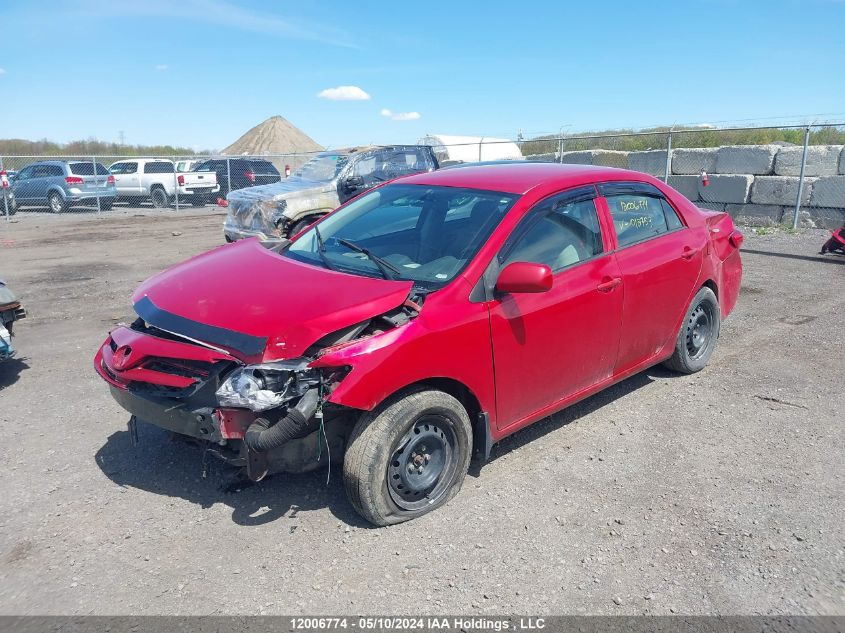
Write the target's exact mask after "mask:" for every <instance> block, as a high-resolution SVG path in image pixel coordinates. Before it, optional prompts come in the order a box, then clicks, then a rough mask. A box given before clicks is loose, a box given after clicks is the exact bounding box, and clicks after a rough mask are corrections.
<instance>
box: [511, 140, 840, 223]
mask: <svg viewBox="0 0 845 633" xmlns="http://www.w3.org/2000/svg"><path fill="white" fill-rule="evenodd" d="M520 149H521V151H522V153H523V155H524V157H525V158H526V159H528V160H539V161H546V162H559V163H571V164H581V165H602V166H608V167H621V168H627V169H633V170H635V171H640V172H645V173H647V174H651V175H652V176H655V177H658V178H660V179H661V180H664V181H666V182H668V183H669V185H671V186H672V187H674V188H675V189H677V190H678V191H679V192H681V193H682V194H683V195H684V196H686V197H687V198H689V199H690V200H692V201H693V202H695V203H696V204H697V205H698V206H700V207H702V208H706V209H713V210H718V211H726V212H728V213H729V214H730V215H731V216H733V217H734V218H735V219H736V220H737V221H738V222H739V223H743V224H750V225H764V226H766V225H768V226H773V225H780V224H784V225H788V226H792V227H798V226H804V227H827V228H839V227H840V226H842V225H843V224H845V126H842V125H814V126H796V127H771V128H729V129H715V128H696V129H691V130H669V129H667V130H663V131H659V132H646V133H635V132H626V133H620V134H611V135H607V134H603V135H594V136H591V135H578V136H558V137H546V138H538V139H532V140H528V141H525V142H523V143H521V144H520Z"/></svg>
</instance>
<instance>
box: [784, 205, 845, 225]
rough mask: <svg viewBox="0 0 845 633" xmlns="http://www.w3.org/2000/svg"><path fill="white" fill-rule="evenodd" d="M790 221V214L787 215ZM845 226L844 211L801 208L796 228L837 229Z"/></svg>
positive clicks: (826, 208) (827, 208) (828, 208)
mask: <svg viewBox="0 0 845 633" xmlns="http://www.w3.org/2000/svg"><path fill="white" fill-rule="evenodd" d="M789 219H790V222H791V221H792V212H791V211H790V215H789ZM843 225H845V209H833V208H831V207H801V212H800V213H799V214H798V226H801V227H804V228H809V229H838V228H840V227H841V226H843Z"/></svg>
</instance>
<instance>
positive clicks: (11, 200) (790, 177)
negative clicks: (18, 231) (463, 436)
mask: <svg viewBox="0 0 845 633" xmlns="http://www.w3.org/2000/svg"><path fill="white" fill-rule="evenodd" d="M436 138H437V137H426V140H425V142H426V143H429V144H432V145H435V147H434V149H435V153H436V154H437V156H438V158H439V160H440V163H441V165H444V166H445V165H449V164H454V163H465V162H475V161H490V160H507V159H515V158H525V159H527V160H530V161H543V162H556V163H568V164H581V165H600V166H608V167H619V168H625V169H632V170H635V171H640V172H644V173H647V174H651V175H653V176H655V177H657V178H660V179H661V180H664V181H666V182H668V184H669V185H671V186H672V187H674V188H675V189H677V190H678V191H679V192H681V193H682V194H683V195H685V196H686V197H687V198H689V199H690V200H692V201H693V202H695V203H696V204H697V205H698V206H700V207H702V208H706V209H713V210H718V211H726V212H727V213H729V214H730V215H731V216H733V217H734V218H735V220H736V221H737V222H739V223H742V224H751V225H764V226H765V225H769V226H773V225H781V224H783V225H789V226H793V227H797V226H805V227H813V226H816V227H827V228H838V227H840V226H842V225H843V224H845V125H841V124H838V125H835V124H828V125H813V126H789V127H783V126H780V127H767V128H760V127H756V128H722V129H716V128H709V127H701V128H695V129H683V130H674V129H665V130H657V131H655V130H651V131H647V132H620V133H614V134H598V135H550V136H542V137H537V138H533V139H528V140H519V141H510V140H506V139H487V138H481V139H471V140H466V137H465V138H464V139H462V140H460V142H448V141H446V139H445V138H444V142H440V143H439V144H438V143H437V142H436V141H433V140H431V139H436ZM446 138H448V137H446ZM313 155H314V153H302V154H275V155H260V156H149V157H139V156H99V157H98V156H0V168H4V169H5V170H7V172H17V173H16V174H15V173H12V177H11V178H10V187H9V188H6V189H4V190H3V191H4V192H5V195H4V198H3V204H4V207H2V208H0V213H6V215H7V217H8V216H10V215H11V214H13V213H14V212H15V211H16V210H17V209H22V210H27V211H29V210H32V211H42V212H43V211H52V212H62V211H87V212H104V211H107V210H108V209H110V208H112V206H113V205H117V206H119V207H120V206H123V207H127V206H131V207H142V208H143V207H146V208H174V209H180V208H184V207H191V206H204V205H209V204H212V205H213V204H217V203H218V201H219V200H220V199H221V198H225V196H226V194H227V193H228V192H229V191H232V190H235V189H241V188H244V187H252V186H256V185H260V184H266V183H271V182H278V181H279V180H282V179H284V178H285V177H287V176H288V175H289V174H290V173H292V172H295V171H296V170H297V169H298V168H299V167H301V166H302V165H303V164H304V163H305V162H307V161H308V160H309V159H310V158H311V157H312V156H313Z"/></svg>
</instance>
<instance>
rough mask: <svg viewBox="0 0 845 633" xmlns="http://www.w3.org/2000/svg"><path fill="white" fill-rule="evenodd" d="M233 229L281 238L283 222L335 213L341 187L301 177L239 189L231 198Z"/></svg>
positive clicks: (229, 196) (230, 209)
mask: <svg viewBox="0 0 845 633" xmlns="http://www.w3.org/2000/svg"><path fill="white" fill-rule="evenodd" d="M227 201H228V203H229V212H228V218H227V222H228V223H229V224H231V225H234V226H237V227H241V228H244V229H250V230H254V231H261V232H262V233H264V234H265V235H267V236H268V237H269V236H271V235H276V236H279V231H278V226H279V221H280V220H281V219H282V218H283V217H285V216H287V217H288V218H296V216H297V215H298V214H300V213H306V212H309V211H318V210H319V211H324V212H328V211H332V210H334V209H335V208H336V207H338V206H339V205H340V200H339V198H338V195H337V184H336V183H335V182H332V181H319V180H308V179H306V178H300V177H298V176H291V177H289V178H284V179H283V180H280V181H279V182H274V183H272V184H269V185H261V186H259V187H246V188H245V189H237V190H235V191H232V192H231V193H230V194H229V195H228V196H227Z"/></svg>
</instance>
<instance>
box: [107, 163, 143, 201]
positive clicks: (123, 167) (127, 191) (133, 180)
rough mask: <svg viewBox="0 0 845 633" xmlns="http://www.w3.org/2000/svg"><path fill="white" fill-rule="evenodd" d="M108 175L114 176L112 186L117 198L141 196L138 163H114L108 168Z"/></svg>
mask: <svg viewBox="0 0 845 633" xmlns="http://www.w3.org/2000/svg"><path fill="white" fill-rule="evenodd" d="M109 173H111V175H112V176H114V184H115V187H116V188H117V195H118V196H126V197H129V196H138V195H140V194H141V182H140V180H139V179H138V163H137V162H135V161H125V162H122V163H115V164H114V165H112V166H111V167H109Z"/></svg>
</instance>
